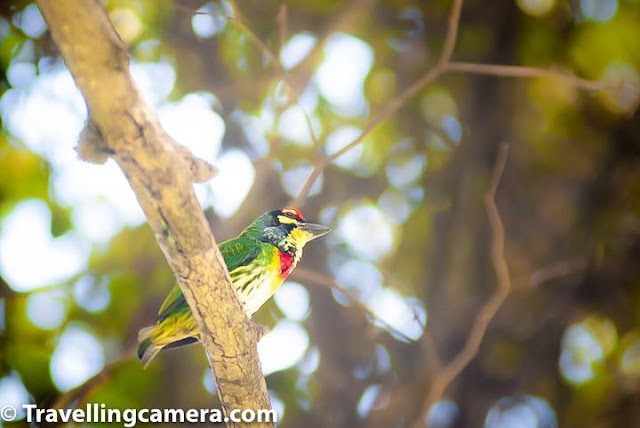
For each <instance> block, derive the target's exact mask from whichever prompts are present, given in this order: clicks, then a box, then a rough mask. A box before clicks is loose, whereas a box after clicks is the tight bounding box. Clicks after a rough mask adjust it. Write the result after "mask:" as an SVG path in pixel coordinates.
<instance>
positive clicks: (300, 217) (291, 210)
mask: <svg viewBox="0 0 640 428" xmlns="http://www.w3.org/2000/svg"><path fill="white" fill-rule="evenodd" d="M282 213H283V214H293V215H294V216H295V217H296V218H297V219H298V220H306V219H305V218H304V214H302V211H300V210H299V209H297V208H295V207H284V208H283V209H282Z"/></svg>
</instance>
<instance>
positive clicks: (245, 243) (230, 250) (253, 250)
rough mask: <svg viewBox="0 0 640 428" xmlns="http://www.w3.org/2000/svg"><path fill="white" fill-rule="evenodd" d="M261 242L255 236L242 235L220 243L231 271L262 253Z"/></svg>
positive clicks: (221, 250) (223, 255)
mask: <svg viewBox="0 0 640 428" xmlns="http://www.w3.org/2000/svg"><path fill="white" fill-rule="evenodd" d="M261 244H262V243H261V242H260V241H258V240H257V239H254V238H249V237H246V236H240V237H238V238H234V239H230V240H228V241H224V242H223V243H222V244H220V247H219V248H220V252H221V253H222V257H223V258H224V262H225V264H226V265H227V269H229V272H231V271H232V270H234V269H237V268H239V267H240V266H246V265H248V264H249V263H251V262H252V261H253V260H255V258H256V257H258V254H260V246H261Z"/></svg>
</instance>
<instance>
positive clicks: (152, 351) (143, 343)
mask: <svg viewBox="0 0 640 428" xmlns="http://www.w3.org/2000/svg"><path fill="white" fill-rule="evenodd" d="M156 327H157V326H155V325H152V326H150V327H145V328H143V329H142V330H140V331H139V332H138V343H139V345H138V358H139V359H140V361H141V362H142V368H145V369H146V368H147V366H148V365H149V363H150V362H151V360H152V359H153V357H155V356H156V355H157V354H158V352H160V351H161V350H162V346H157V345H156V344H154V343H153V340H152V338H151V335H152V333H153V330H154V329H155V328H156Z"/></svg>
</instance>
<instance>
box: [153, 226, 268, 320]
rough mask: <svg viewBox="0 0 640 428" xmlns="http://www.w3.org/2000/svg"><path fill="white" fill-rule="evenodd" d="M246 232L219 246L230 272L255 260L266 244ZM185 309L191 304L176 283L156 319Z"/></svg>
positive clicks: (187, 309)
mask: <svg viewBox="0 0 640 428" xmlns="http://www.w3.org/2000/svg"><path fill="white" fill-rule="evenodd" d="M248 231H249V228H247V229H245V232H248ZM245 232H243V234H242V235H240V236H239V237H237V238H234V239H230V240H228V241H225V242H223V243H221V244H220V246H219V248H220V252H221V253H222V257H223V258H224V262H225V264H226V265H227V269H228V270H229V272H231V271H233V270H234V269H237V268H239V267H241V266H246V265H248V264H249V263H251V262H252V261H253V260H255V258H256V257H257V256H258V254H260V247H261V245H264V244H263V243H261V242H260V241H259V240H257V239H255V238H253V237H252V236H250V234H248V233H245ZM183 311H189V306H188V305H187V301H186V300H185V298H184V295H183V294H182V291H181V290H180V287H179V286H178V285H176V286H174V287H173V289H172V290H171V292H169V295H168V296H167V298H166V299H165V300H164V303H162V306H160V310H159V311H158V318H157V320H156V321H157V322H160V321H162V320H164V319H166V318H168V317H169V316H171V315H173V314H175V313H180V312H183Z"/></svg>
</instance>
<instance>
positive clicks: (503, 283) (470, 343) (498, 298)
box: [413, 143, 511, 428]
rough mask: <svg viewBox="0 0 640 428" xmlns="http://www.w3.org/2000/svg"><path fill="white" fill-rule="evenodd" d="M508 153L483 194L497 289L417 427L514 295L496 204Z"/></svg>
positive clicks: (505, 149)
mask: <svg viewBox="0 0 640 428" xmlns="http://www.w3.org/2000/svg"><path fill="white" fill-rule="evenodd" d="M508 153H509V146H508V145H507V144H506V143H503V144H501V145H500V151H499V152H498V159H497V161H496V165H495V168H494V170H493V174H492V176H491V181H490V182H489V187H488V188H487V191H486V193H485V195H484V204H485V209H486V211H487V217H488V218H489V224H490V225H491V262H492V264H493V269H494V270H495V273H496V278H497V282H498V288H497V289H496V290H495V292H494V293H493V295H492V296H491V298H489V300H488V301H487V302H486V303H485V304H484V306H483V307H482V308H481V309H480V311H479V312H478V314H477V315H476V318H475V320H474V322H473V325H472V327H471V330H470V331H469V335H468V336H467V340H466V342H465V344H464V346H463V348H462V349H461V350H460V352H459V353H458V354H457V355H456V356H455V358H453V360H451V361H450V362H448V363H447V364H446V365H445V366H444V367H443V368H442V369H441V370H439V371H438V373H437V374H436V376H435V378H434V379H433V382H432V383H431V387H430V389H429V392H428V393H427V396H426V398H425V401H424V403H423V405H422V409H421V412H420V414H419V416H418V418H417V420H416V421H415V422H414V424H413V427H414V428H420V427H423V426H424V425H425V422H424V421H425V420H426V415H427V412H428V411H429V408H430V407H431V406H432V405H433V404H434V403H436V402H437V401H439V400H440V399H441V398H442V396H443V395H444V392H445V390H446V389H447V386H449V384H450V383H451V382H453V380H454V379H455V378H456V377H458V375H459V374H460V373H461V372H462V371H463V370H464V369H465V368H466V367H467V366H468V365H469V363H470V362H471V361H472V360H473V359H474V358H475V357H476V355H478V352H479V351H480V345H481V344H482V340H483V339H484V336H485V334H486V333H487V329H488V328H489V324H490V323H491V321H492V320H493V318H494V317H495V315H496V314H497V313H498V310H499V309H500V307H501V306H502V304H503V303H504V301H505V300H506V298H507V296H508V295H509V293H510V292H511V277H510V276H509V268H508V266H507V259H506V257H505V254H504V236H505V233H504V225H503V223H502V219H501V217H500V212H499V211H498V207H497V206H496V202H495V195H496V190H497V188H498V184H499V183H500V178H501V177H502V172H503V171H504V166H505V164H506V162H507V154H508Z"/></svg>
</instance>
